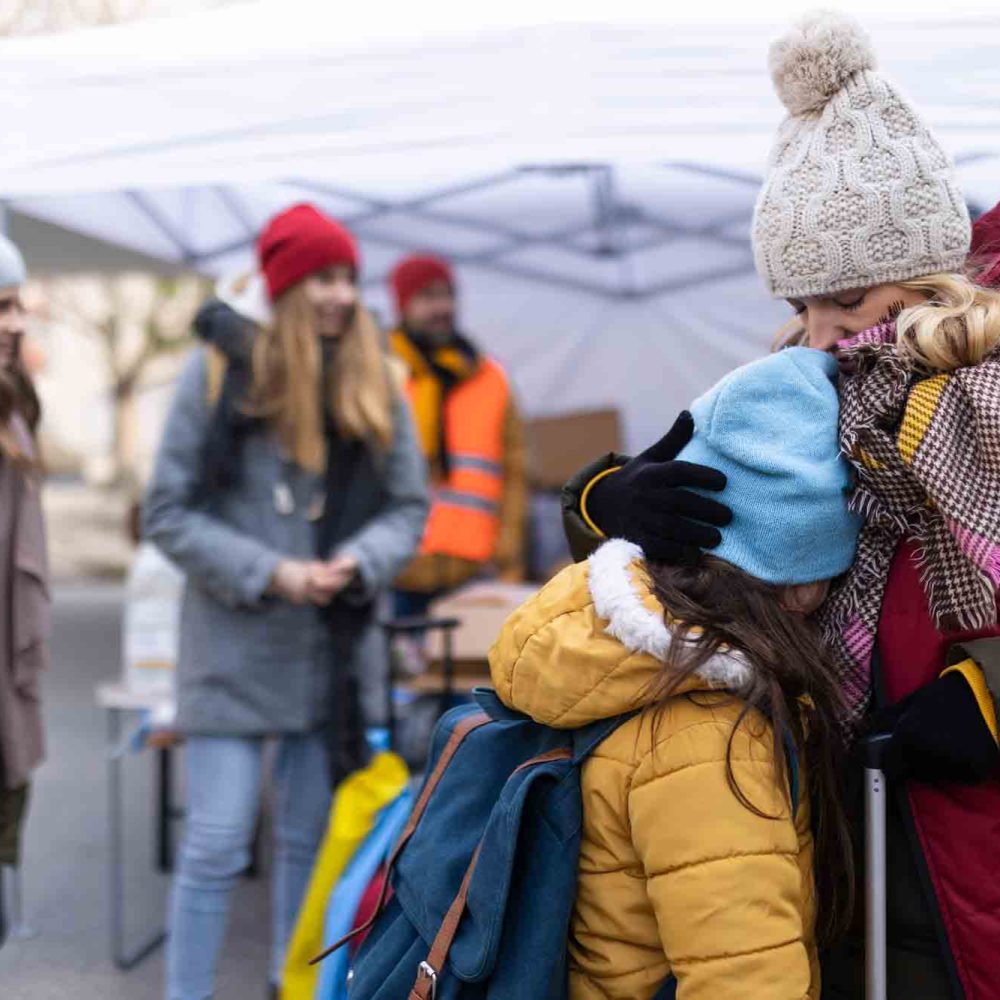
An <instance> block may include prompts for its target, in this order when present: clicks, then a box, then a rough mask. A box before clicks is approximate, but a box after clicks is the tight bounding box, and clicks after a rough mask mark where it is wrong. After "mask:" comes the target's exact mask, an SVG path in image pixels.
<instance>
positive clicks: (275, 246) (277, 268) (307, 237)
mask: <svg viewBox="0 0 1000 1000" xmlns="http://www.w3.org/2000/svg"><path fill="white" fill-rule="evenodd" d="M257 256H258V258H259V260H260V269H261V270H262V271H263V272H264V277H265V278H266V279H267V290H268V293H269V294H270V296H271V301H272V302H273V301H274V300H275V299H276V298H277V297H278V296H279V295H280V294H281V293H282V292H284V291H287V290H288V289H289V288H291V287H292V285H296V284H298V283H299V282H300V281H301V280H302V279H303V278H305V277H307V276H308V275H310V274H313V273H314V272H316V271H322V270H323V268H325V267H334V266H336V265H338V264H341V265H346V266H348V267H352V268H354V270H355V271H356V270H357V269H358V264H359V262H360V256H359V254H358V245H357V243H356V242H355V240H354V237H353V236H352V235H351V234H350V233H349V232H348V231H347V230H346V229H345V228H344V227H343V226H342V225H341V224H340V223H339V222H336V221H335V220H333V219H331V218H330V217H329V216H328V215H324V213H323V212H321V211H320V210H319V209H318V208H316V206H315V205H309V204H307V203H305V202H303V203H302V204H299V205H293V206H292V207H291V208H288V209H285V211H284V212H279V213H278V214H277V215H276V216H275V217H274V218H273V219H271V221H270V222H268V224H267V225H266V226H265V227H264V231H263V232H262V233H261V234H260V237H259V239H258V240H257Z"/></svg>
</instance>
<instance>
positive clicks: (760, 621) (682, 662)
mask: <svg viewBox="0 0 1000 1000" xmlns="http://www.w3.org/2000/svg"><path fill="white" fill-rule="evenodd" d="M648 570H649V575H650V579H651V582H652V585H653V593H654V594H655V595H656V597H657V600H659V602H660V603H661V604H662V605H663V608H664V611H665V615H666V618H667V624H668V627H669V628H670V629H671V630H672V631H674V632H679V633H683V634H686V635H687V639H688V641H687V642H675V643H673V644H672V645H671V649H670V654H669V655H668V658H667V662H666V663H665V665H664V669H663V672H662V673H661V675H660V678H659V680H658V682H657V683H656V684H655V685H654V688H653V689H652V691H651V692H650V695H651V697H652V698H653V699H654V700H655V701H657V702H658V703H660V704H663V703H664V702H665V700H666V699H667V698H669V697H670V696H671V695H672V693H673V692H674V691H675V690H676V689H677V687H678V685H679V684H681V682H682V681H683V680H684V679H685V678H687V677H688V676H690V675H691V674H692V673H694V672H695V671H697V670H698V668H699V667H701V666H702V665H703V664H704V663H706V662H707V661H708V660H709V659H710V658H711V657H712V656H714V655H716V654H717V653H719V652H720V651H726V650H730V651H738V652H740V653H742V654H743V655H744V656H745V657H746V659H747V660H748V661H749V663H750V665H751V667H752V668H753V669H752V670H751V671H750V676H749V680H748V681H747V683H746V685H745V686H744V687H742V688H741V689H740V690H738V691H734V692H733V695H734V696H735V697H738V698H739V699H740V701H742V702H743V710H742V712H741V713H740V716H739V720H738V722H737V725H736V726H734V727H733V732H732V734H731V735H730V739H729V749H728V753H727V759H726V769H727V774H728V778H729V785H730V787H731V788H732V790H733V793H734V794H735V795H736V797H737V798H738V799H739V800H740V802H741V803H742V804H743V805H744V806H745V807H746V808H747V809H750V810H751V811H752V812H755V813H757V814H758V815H761V816H766V815H768V814H766V813H763V812H762V811H761V810H760V809H759V808H758V807H757V806H756V805H755V804H754V803H753V802H752V801H750V799H749V798H748V797H747V796H746V794H745V793H744V791H743V790H742V789H741V788H740V787H739V783H738V781H737V780H736V777H735V774H734V772H733V767H732V748H733V739H734V738H735V736H736V732H737V730H738V729H739V727H740V725H741V724H743V723H744V722H745V721H747V717H748V715H749V714H750V713H751V712H752V711H753V710H756V711H758V712H760V713H761V714H762V715H763V716H764V717H765V718H766V719H767V720H768V721H769V722H770V726H771V732H772V739H773V756H774V761H775V768H776V774H775V778H776V780H777V781H778V783H779V785H780V787H783V788H785V789H788V788H789V776H788V774H787V767H786V763H785V760H786V755H785V750H784V734H786V733H787V734H789V735H790V736H791V738H792V740H793V741H794V743H795V747H796V750H797V753H798V754H799V758H800V760H801V761H802V764H803V768H804V770H805V773H806V774H807V776H808V791H809V793H810V798H811V802H812V806H813V810H814V812H813V829H814V833H815V845H816V850H815V860H816V864H815V870H816V888H817V897H818V901H819V906H818V918H817V928H816V933H817V939H818V940H819V942H820V943H821V944H828V943H830V942H832V941H834V940H836V938H837V937H839V936H840V935H841V934H842V933H843V932H844V931H846V929H847V926H848V924H849V922H850V918H851V911H852V910H853V906H854V857H853V848H852V843H851V837H850V833H849V830H848V826H847V820H846V817H845V814H844V808H843V804H842V796H841V789H840V775H841V773H842V769H841V767H840V761H839V758H840V754H841V748H842V745H843V744H842V741H841V739H840V736H839V735H838V733H839V730H838V727H837V719H838V708H839V706H840V702H841V696H840V689H839V686H838V684H837V681H836V677H835V674H834V670H833V667H832V664H831V662H830V660H829V658H828V656H827V654H826V651H825V649H824V647H823V644H822V640H821V638H820V636H819V634H818V632H817V631H816V629H815V628H814V627H813V625H812V624H811V623H810V621H809V620H808V619H807V618H806V617H805V616H803V615H801V614H795V613H793V612H790V611H786V610H785V609H784V608H782V606H781V601H780V588H778V587H775V586H772V585H770V584H767V583H763V582H761V581H760V580H757V579H755V578H753V577H751V576H749V575H748V574H746V573H744V572H743V571H742V570H740V569H737V568H736V567H735V566H732V565H730V564H729V563H726V562H723V561H722V560H719V559H714V558H712V557H711V556H703V557H702V558H701V560H700V561H699V562H698V564H697V565H694V566H666V565H662V564H657V563H651V564H649V567H648ZM789 806H790V808H791V809H792V810H793V811H794V807H795V804H794V803H791V802H789Z"/></svg>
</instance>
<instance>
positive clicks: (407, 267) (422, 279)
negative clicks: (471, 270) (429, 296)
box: [391, 254, 455, 316]
mask: <svg viewBox="0 0 1000 1000" xmlns="http://www.w3.org/2000/svg"><path fill="white" fill-rule="evenodd" d="M391 280H392V290H393V291H394V292H395V293H396V308H397V309H398V310H399V315H400V316H402V315H403V312H404V310H405V309H406V307H407V305H408V304H409V302H410V299H412V298H413V296H414V295H416V294H418V293H419V292H422V291H423V290H424V289H425V288H426V287H427V286H428V285H433V284H434V282H435V281H444V282H446V283H447V284H448V285H450V286H451V287H452V288H454V287H455V275H454V273H453V272H452V270H451V267H450V266H449V264H448V262H447V261H445V260H442V259H441V258H440V257H434V256H432V255H430V254H416V255H414V256H413V257H406V258H405V259H404V260H401V261H400V262H399V263H398V264H397V265H396V266H395V268H394V269H393V272H392V279H391Z"/></svg>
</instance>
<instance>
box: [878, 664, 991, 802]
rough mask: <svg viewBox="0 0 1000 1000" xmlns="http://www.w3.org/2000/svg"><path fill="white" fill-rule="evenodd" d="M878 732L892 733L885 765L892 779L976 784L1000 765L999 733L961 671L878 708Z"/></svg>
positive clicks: (887, 773)
mask: <svg viewBox="0 0 1000 1000" xmlns="http://www.w3.org/2000/svg"><path fill="white" fill-rule="evenodd" d="M973 666H974V665H973ZM974 669H978V668H977V667H974ZM872 732H877V733H891V734H892V739H891V740H890V741H889V744H888V746H887V747H886V749H885V751H884V757H883V765H882V767H883V770H884V771H885V773H886V775H888V776H889V777H891V778H914V779H916V780H917V781H928V782H941V781H956V782H960V783H963V784H975V783H976V782H979V781H982V780H983V779H985V778H987V777H989V776H990V775H991V774H993V773H994V772H995V771H996V769H997V765H998V764H1000V748H998V746H997V739H996V736H995V735H994V733H993V730H992V729H991V728H990V725H989V723H988V722H987V720H986V716H985V715H984V712H983V709H982V707H981V706H980V703H979V701H978V699H977V698H976V694H975V692H974V691H973V689H972V686H971V684H970V682H969V680H968V679H967V678H966V676H965V675H964V674H963V673H962V672H961V671H959V670H953V671H949V672H947V673H945V674H943V675H942V676H941V677H939V678H938V679H937V680H935V681H932V682H931V683H930V684H928V685H926V686H925V687H922V688H920V689H919V690H917V691H914V692H913V694H911V695H908V696H907V697H906V698H903V699H902V701H899V702H897V703H896V704H895V705H890V706H888V707H887V708H883V709H881V710H879V711H878V712H876V713H875V716H874V718H873V720H872Z"/></svg>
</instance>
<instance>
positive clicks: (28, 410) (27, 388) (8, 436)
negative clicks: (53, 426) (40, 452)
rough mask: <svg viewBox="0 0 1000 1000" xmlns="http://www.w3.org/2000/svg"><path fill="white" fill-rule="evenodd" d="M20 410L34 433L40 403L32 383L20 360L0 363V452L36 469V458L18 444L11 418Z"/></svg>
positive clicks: (37, 467)
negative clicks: (5, 364)
mask: <svg viewBox="0 0 1000 1000" xmlns="http://www.w3.org/2000/svg"><path fill="white" fill-rule="evenodd" d="M15 413H17V414H20V416H21V417H22V419H23V420H24V422H25V423H26V424H27V425H28V430H29V431H30V433H31V436H32V437H34V436H35V432H36V431H37V429H38V424H39V422H40V421H41V419H42V404H41V403H40V402H39V399H38V393H37V392H36V391H35V385H34V383H33V382H32V381H31V376H30V375H29V374H28V372H27V371H26V370H25V368H24V365H23V364H22V363H21V361H17V362H16V363H15V364H14V366H13V367H11V368H2V367H0V455H2V456H3V457H4V458H7V459H9V460H10V461H11V462H13V463H14V465H16V466H18V467H19V468H22V469H26V470H27V469H31V470H36V471H37V470H38V469H39V464H38V460H37V458H36V457H35V456H34V455H32V454H29V453H28V452H26V451H25V450H24V448H22V447H21V444H20V442H19V441H18V440H17V435H16V434H15V433H14V428H13V426H12V424H11V421H12V420H13V418H14V414H15Z"/></svg>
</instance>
